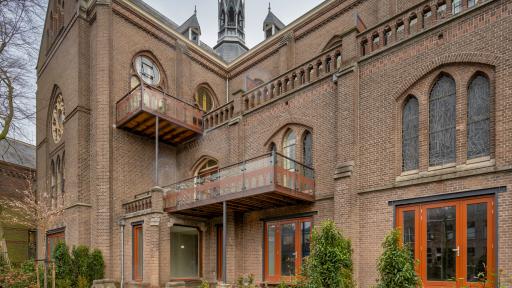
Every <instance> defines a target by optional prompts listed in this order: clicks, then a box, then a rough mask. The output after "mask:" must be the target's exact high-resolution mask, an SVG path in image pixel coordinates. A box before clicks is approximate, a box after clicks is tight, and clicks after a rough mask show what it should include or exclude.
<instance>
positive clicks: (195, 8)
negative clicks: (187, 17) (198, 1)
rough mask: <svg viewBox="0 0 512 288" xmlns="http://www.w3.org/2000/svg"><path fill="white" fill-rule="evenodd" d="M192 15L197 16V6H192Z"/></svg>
mask: <svg viewBox="0 0 512 288" xmlns="http://www.w3.org/2000/svg"><path fill="white" fill-rule="evenodd" d="M194 15H197V5H194Z"/></svg>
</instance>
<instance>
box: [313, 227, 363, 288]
mask: <svg viewBox="0 0 512 288" xmlns="http://www.w3.org/2000/svg"><path fill="white" fill-rule="evenodd" d="M352 266H353V265H352V245H351V243H350V240H348V239H345V238H344V237H343V235H342V234H341V232H340V231H338V229H337V228H336V225H335V224H334V222H333V221H326V222H324V223H323V224H322V225H321V226H320V229H318V230H317V229H315V230H314V231H313V235H312V239H311V255H310V256H309V257H308V258H307V259H306V261H305V264H304V273H303V274H304V277H305V279H304V282H305V283H304V286H305V287H311V288H313V287H315V288H316V287H323V288H351V287H354V286H355V285H354V281H353V277H352V269H353V268H352Z"/></svg>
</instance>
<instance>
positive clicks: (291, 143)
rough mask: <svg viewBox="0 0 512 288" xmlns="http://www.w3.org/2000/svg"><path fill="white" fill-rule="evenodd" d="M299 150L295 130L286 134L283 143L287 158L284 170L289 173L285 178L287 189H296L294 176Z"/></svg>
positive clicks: (284, 161) (284, 162)
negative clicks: (296, 156)
mask: <svg viewBox="0 0 512 288" xmlns="http://www.w3.org/2000/svg"><path fill="white" fill-rule="evenodd" d="M296 148H297V140H296V138H295V132H294V131H293V130H289V131H288V132H286V135H285V137H284V141H283V154H284V156H285V158H284V160H283V164H284V165H283V168H284V169H286V170H288V171H289V172H288V173H285V174H284V175H283V176H284V177H283V184H284V186H285V187H287V188H290V189H294V188H295V183H294V178H295V177H293V176H292V174H293V173H295V155H296Z"/></svg>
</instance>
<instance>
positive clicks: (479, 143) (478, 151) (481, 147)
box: [468, 75, 491, 159]
mask: <svg viewBox="0 0 512 288" xmlns="http://www.w3.org/2000/svg"><path fill="white" fill-rule="evenodd" d="M490 93H491V88H490V85H489V79H487V78H486V77H485V76H482V75H478V76H477V77H475V78H474V79H473V81H471V84H470V85H469V91H468V159H473V158H477V157H482V156H488V155H489V154H490V150H491V149H490V146H491V145H490V126H491V121H490V120H491V112H490V110H491V103H490V102H491V101H490Z"/></svg>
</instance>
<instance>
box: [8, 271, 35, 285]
mask: <svg viewBox="0 0 512 288" xmlns="http://www.w3.org/2000/svg"><path fill="white" fill-rule="evenodd" d="M0 287H9V288H35V287H37V285H36V279H35V274H26V273H24V272H23V271H21V270H20V269H7V270H5V271H4V272H3V273H0Z"/></svg>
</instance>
